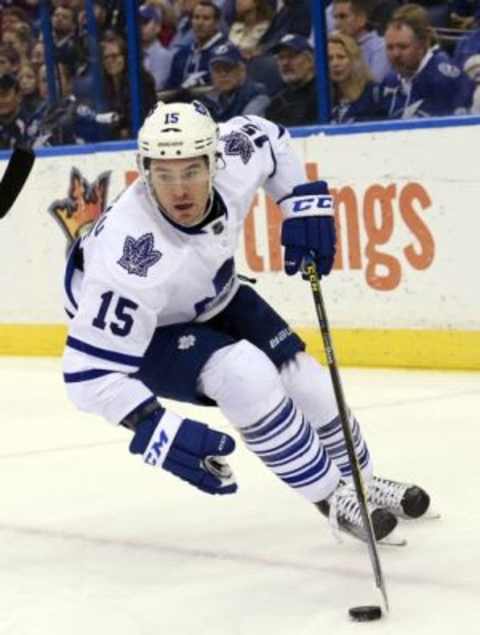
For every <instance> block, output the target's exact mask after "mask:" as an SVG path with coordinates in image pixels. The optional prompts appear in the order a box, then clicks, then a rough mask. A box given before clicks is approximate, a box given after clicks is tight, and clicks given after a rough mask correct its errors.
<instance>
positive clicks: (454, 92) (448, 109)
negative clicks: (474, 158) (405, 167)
mask: <svg viewBox="0 0 480 635" xmlns="http://www.w3.org/2000/svg"><path fill="white" fill-rule="evenodd" d="M385 41H386V45H387V53H388V57H389V59H390V62H391V64H392V67H393V68H394V71H395V72H393V73H391V74H389V75H388V76H387V77H386V79H385V80H384V82H383V83H382V86H381V97H382V102H383V108H384V110H385V112H386V113H388V116H389V117H390V118H393V119H398V118H402V119H409V118H413V117H435V116H442V115H453V114H464V113H466V112H468V111H469V109H470V108H471V105H472V96H473V90H474V85H473V82H472V81H471V80H470V79H469V78H468V77H467V76H466V75H465V73H463V72H462V71H461V70H460V69H459V68H458V66H455V65H454V64H452V63H451V62H450V58H449V57H448V55H447V54H446V53H445V52H443V51H441V50H439V49H438V47H436V46H434V44H433V41H432V32H431V28H430V23H429V19H428V13H427V11H426V10H425V9H424V8H423V7H420V6H419V5H415V4H406V5H404V6H402V7H400V9H398V10H397V11H396V12H395V13H394V15H393V18H392V20H391V21H390V22H389V24H388V26H387V30H386V31H385Z"/></svg>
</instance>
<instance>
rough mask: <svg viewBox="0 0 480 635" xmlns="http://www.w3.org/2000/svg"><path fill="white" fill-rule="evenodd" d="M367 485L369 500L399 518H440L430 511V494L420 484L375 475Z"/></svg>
mask: <svg viewBox="0 0 480 635" xmlns="http://www.w3.org/2000/svg"><path fill="white" fill-rule="evenodd" d="M367 487H368V502H369V503H370V504H371V505H373V506H376V507H381V508H382V509H386V510H387V511H389V512H390V513H391V514H394V515H395V516H397V517H398V518H404V519H409V520H412V519H416V518H420V517H425V518H438V514H434V513H432V512H429V508H430V496H429V495H428V494H427V492H426V491H425V490H424V489H422V488H421V487H418V485H413V484H412V483H401V482H400V481H392V480H390V479H386V478H380V477H378V476H373V477H372V478H371V479H370V480H369V481H368V483H367ZM427 512H429V513H427Z"/></svg>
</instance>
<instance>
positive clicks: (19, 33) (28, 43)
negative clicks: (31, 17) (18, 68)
mask: <svg viewBox="0 0 480 635" xmlns="http://www.w3.org/2000/svg"><path fill="white" fill-rule="evenodd" d="M2 44H5V45H6V46H11V47H12V48H13V49H15V50H16V51H17V53H18V57H19V60H20V61H19V63H20V64H25V63H27V62H28V61H29V60H30V54H31V50H32V46H33V39H32V31H31V29H30V28H29V26H28V25H27V24H19V25H18V26H17V27H16V28H15V29H8V30H4V31H3V33H2Z"/></svg>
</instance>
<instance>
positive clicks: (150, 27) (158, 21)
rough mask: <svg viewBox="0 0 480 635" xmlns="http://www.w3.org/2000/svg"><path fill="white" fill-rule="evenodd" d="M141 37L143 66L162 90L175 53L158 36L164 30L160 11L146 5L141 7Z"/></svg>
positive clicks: (139, 12)
mask: <svg viewBox="0 0 480 635" xmlns="http://www.w3.org/2000/svg"><path fill="white" fill-rule="evenodd" d="M138 14H139V18H140V35H141V40H142V50H143V65H144V67H145V69H146V70H147V71H149V72H150V73H151V74H152V75H153V78H154V80H155V89H156V90H157V91H159V90H162V88H163V87H164V86H165V83H166V81H167V79H168V76H169V74H170V67H171V65H172V57H173V53H172V52H171V51H169V50H168V49H166V48H165V47H164V46H162V45H161V44H160V41H159V39H158V36H159V34H160V30H161V28H162V14H161V13H160V9H156V8H155V7H152V6H147V5H144V6H143V7H140V9H139V11H138Z"/></svg>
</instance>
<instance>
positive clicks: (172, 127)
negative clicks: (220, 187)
mask: <svg viewBox="0 0 480 635" xmlns="http://www.w3.org/2000/svg"><path fill="white" fill-rule="evenodd" d="M217 143H218V126H217V124H216V123H215V121H214V120H213V119H212V117H211V115H210V113H209V111H208V110H207V108H206V107H205V106H204V105H203V104H202V103H200V102H199V101H193V102H192V103H190V104H184V103H171V104H165V103H163V102H158V104H157V105H156V106H155V108H154V110H153V111H152V112H151V113H150V114H149V115H148V117H146V119H145V121H144V124H143V126H142V127H141V128H140V131H139V133H138V154H139V164H140V170H141V172H142V176H143V177H144V178H145V179H146V180H147V182H148V175H147V174H146V173H145V170H146V168H147V166H148V163H149V162H146V161H145V159H189V158H192V157H200V156H206V157H207V159H208V168H209V172H210V186H211V185H212V181H213V177H214V175H215V167H216V154H217Z"/></svg>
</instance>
